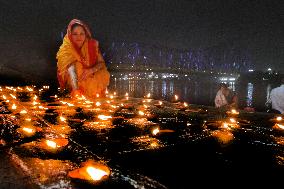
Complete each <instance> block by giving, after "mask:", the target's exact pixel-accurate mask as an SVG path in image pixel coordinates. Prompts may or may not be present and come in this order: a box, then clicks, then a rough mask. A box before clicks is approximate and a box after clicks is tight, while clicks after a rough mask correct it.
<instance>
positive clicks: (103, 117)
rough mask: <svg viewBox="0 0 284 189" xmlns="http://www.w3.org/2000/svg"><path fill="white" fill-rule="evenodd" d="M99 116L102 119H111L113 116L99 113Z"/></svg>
mask: <svg viewBox="0 0 284 189" xmlns="http://www.w3.org/2000/svg"><path fill="white" fill-rule="evenodd" d="M98 118H99V119H101V120H108V119H111V118H112V117H111V116H106V115H98Z"/></svg>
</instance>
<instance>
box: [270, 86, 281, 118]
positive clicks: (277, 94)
mask: <svg viewBox="0 0 284 189" xmlns="http://www.w3.org/2000/svg"><path fill="white" fill-rule="evenodd" d="M270 98H271V105H272V109H274V110H278V111H280V112H281V114H284V84H283V85H281V86H280V87H276V88H274V89H272V90H271V93H270Z"/></svg>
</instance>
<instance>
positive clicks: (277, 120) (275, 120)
mask: <svg viewBox="0 0 284 189" xmlns="http://www.w3.org/2000/svg"><path fill="white" fill-rule="evenodd" d="M270 121H273V122H277V123H280V122H283V121H284V120H283V118H282V116H277V117H274V118H272V119H270Z"/></svg>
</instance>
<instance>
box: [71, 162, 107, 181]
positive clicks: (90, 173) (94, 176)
mask: <svg viewBox="0 0 284 189" xmlns="http://www.w3.org/2000/svg"><path fill="white" fill-rule="evenodd" d="M109 175H110V169H109V167H107V166H106V165H104V164H102V163H98V162H95V161H94V160H87V161H86V162H84V163H82V167H80V168H78V169H75V170H73V171H70V172H69V173H68V176H69V177H71V178H77V179H82V180H89V181H100V180H102V179H105V178H107V177H108V176H109Z"/></svg>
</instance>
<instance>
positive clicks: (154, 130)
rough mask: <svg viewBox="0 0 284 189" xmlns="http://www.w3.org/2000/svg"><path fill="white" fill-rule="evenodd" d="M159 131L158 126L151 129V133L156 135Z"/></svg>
mask: <svg viewBox="0 0 284 189" xmlns="http://www.w3.org/2000/svg"><path fill="white" fill-rule="evenodd" d="M159 132H160V129H159V128H155V129H153V131H152V133H153V135H156V134H158V133H159Z"/></svg>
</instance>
